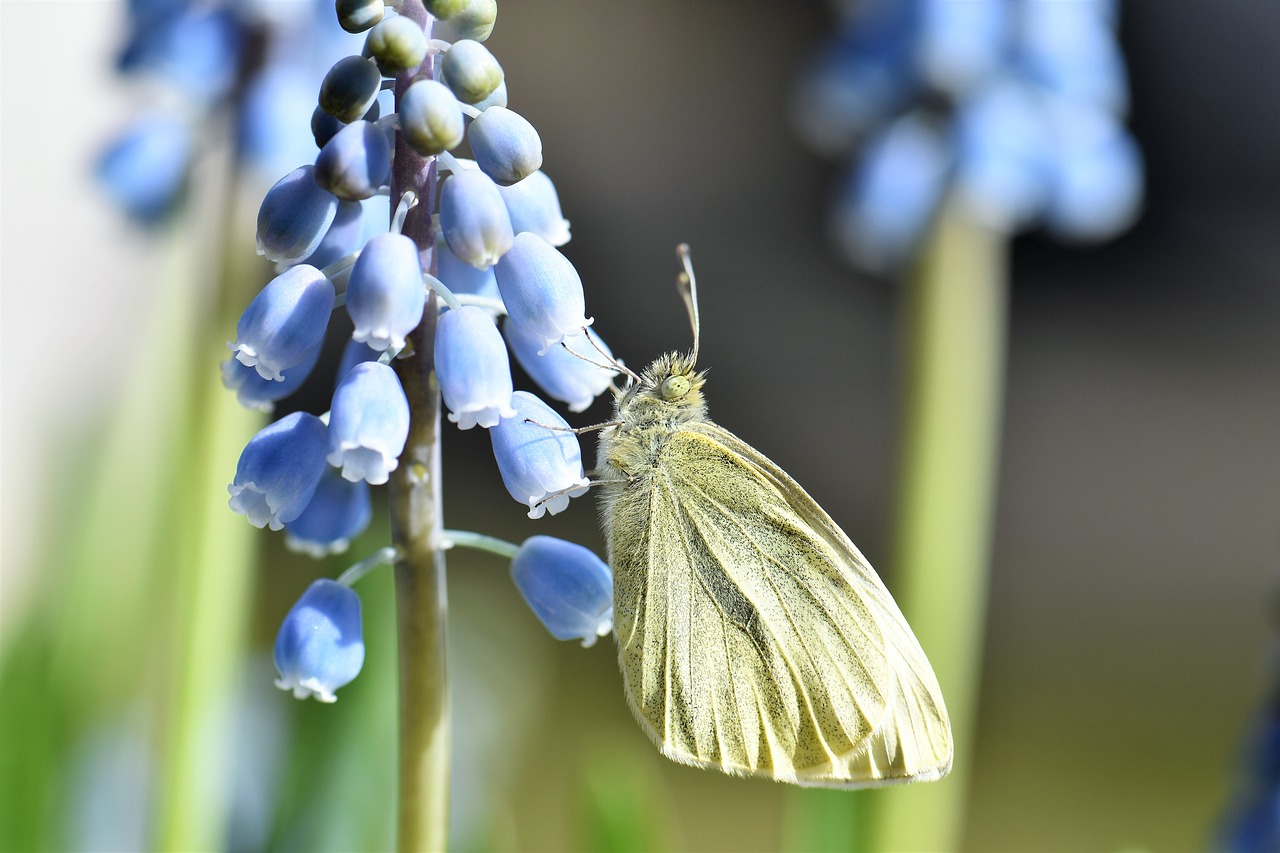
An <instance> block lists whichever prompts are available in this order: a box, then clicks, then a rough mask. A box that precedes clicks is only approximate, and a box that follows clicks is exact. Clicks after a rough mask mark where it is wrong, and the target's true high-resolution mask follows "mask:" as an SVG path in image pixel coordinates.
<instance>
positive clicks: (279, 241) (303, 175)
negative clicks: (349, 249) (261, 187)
mask: <svg viewBox="0 0 1280 853" xmlns="http://www.w3.org/2000/svg"><path fill="white" fill-rule="evenodd" d="M337 214H338V197H337V196H335V195H334V194H333V193H331V192H329V191H327V190H325V189H324V188H322V187H321V186H320V185H319V184H317V183H316V169H315V166H302V167H300V168H298V169H295V170H293V171H292V172H290V173H289V174H287V175H285V176H284V177H283V178H281V179H280V180H279V181H277V182H276V185H275V186H273V187H272V188H271V189H270V190H268V191H267V195H266V197H265V198H264V199H263V200H262V206H261V207H260V208H258V254H259V255H265V256H266V258H267V260H269V261H276V262H277V263H284V264H291V263H295V262H297V261H300V260H302V259H303V258H305V257H306V256H307V255H310V254H311V253H312V252H314V251H315V250H316V247H317V246H319V245H320V241H321V240H323V239H324V235H325V232H326V231H328V230H329V226H330V225H331V224H332V223H333V219H334V217H335V216H337Z"/></svg>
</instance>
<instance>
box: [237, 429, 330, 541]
mask: <svg viewBox="0 0 1280 853" xmlns="http://www.w3.org/2000/svg"><path fill="white" fill-rule="evenodd" d="M328 444H329V440H328V430H326V429H325V426H324V424H323V423H322V422H321V421H320V419H319V418H317V417H316V416H315V415H308V414H306V413H304V412H294V413H293V414H291V415H286V416H285V417H283V418H281V419H280V420H278V421H276V422H275V423H273V424H270V425H269V426H266V427H264V428H263V429H261V430H259V431H258V434H257V435H255V436H254V437H253V438H251V439H249V443H248V444H247V445H245V448H244V450H243V451H242V452H241V454H240V461H239V463H238V464H237V465H236V476H235V479H234V480H232V481H231V485H229V486H227V491H228V492H230V493H231V500H230V501H229V504H230V506H231V509H232V510H234V511H235V512H238V513H240V514H242V515H244V516H247V517H248V519H249V522H250V523H251V524H252V525H253V526H254V527H267V526H270V528H271V529H272V530H279V529H280V528H281V527H283V526H284V525H285V524H286V523H287V522H290V521H293V520H294V519H295V518H297V517H298V516H299V515H300V514H301V513H302V511H303V510H304V509H306V507H307V504H308V503H309V502H310V501H311V496H312V495H313V494H315V491H316V485H317V484H318V483H319V482H320V475H321V474H322V473H324V464H325V450H326V449H327V447H328Z"/></svg>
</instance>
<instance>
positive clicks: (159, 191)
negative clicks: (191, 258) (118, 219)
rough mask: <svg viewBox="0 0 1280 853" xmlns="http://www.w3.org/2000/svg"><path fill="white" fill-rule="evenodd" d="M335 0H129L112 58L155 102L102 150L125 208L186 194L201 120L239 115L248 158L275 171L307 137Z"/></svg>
mask: <svg viewBox="0 0 1280 853" xmlns="http://www.w3.org/2000/svg"><path fill="white" fill-rule="evenodd" d="M331 8H332V7H331V5H330V3H329V2H328V0H306V2H304V3H287V4H285V3H274V2H270V0H204V2H196V0H129V2H128V4H127V12H128V17H127V21H126V26H127V34H126V39H125V44H124V47H123V48H122V50H121V52H120V54H119V56H118V57H117V61H116V67H117V70H118V71H119V72H120V73H121V74H123V75H125V76H126V77H129V78H132V79H136V80H139V81H140V82H143V83H145V84H146V85H145V86H141V87H140V89H142V90H143V91H144V92H146V93H147V97H148V98H149V103H148V105H147V106H146V107H145V108H144V109H143V110H142V112H141V114H140V115H139V116H137V117H136V118H134V119H133V120H132V121H131V122H130V123H129V124H128V125H127V126H126V127H125V128H124V129H123V130H121V131H120V132H119V134H118V135H117V136H116V137H115V138H114V139H113V140H111V141H110V142H109V143H108V144H107V146H106V148H105V150H104V151H103V152H102V153H101V155H100V156H99V158H98V162H97V164H96V172H97V178H98V182H99V184H100V185H101V186H102V187H103V189H104V190H105V191H106V193H107V195H108V196H109V197H110V198H111V199H112V200H113V201H114V202H115V203H116V204H117V205H118V206H119V207H120V208H121V209H122V210H123V211H124V212H125V213H127V214H128V215H129V216H131V217H133V218H134V219H135V220H137V221H139V222H142V223H145V224H155V223H158V222H160V221H162V220H164V219H165V218H166V217H167V216H168V215H170V214H171V213H173V212H174V211H175V210H176V209H177V208H178V207H179V206H180V205H181V203H182V201H183V199H184V197H185V195H186V188H187V184H188V178H189V175H190V172H191V167H192V165H193V162H194V159H195V156H196V154H197V150H198V147H199V144H198V143H199V141H200V140H202V138H203V137H204V135H205V134H204V129H205V128H206V127H207V122H206V120H207V119H209V118H211V117H212V116H214V114H215V113H218V112H220V111H223V110H229V111H230V112H231V113H232V114H233V115H234V117H235V128H236V144H237V148H238V151H239V156H240V160H241V162H242V163H243V164H244V165H246V166H247V167H249V168H251V169H254V170H255V171H257V172H260V173H263V174H268V175H270V174H279V173H280V171H281V170H282V169H284V168H288V166H287V165H286V164H291V163H294V162H297V160H298V159H299V157H300V156H304V155H303V154H301V153H300V152H303V151H305V146H307V145H310V144H311V139H310V135H309V134H308V133H307V132H306V117H307V116H308V115H309V113H310V110H309V108H308V109H307V111H305V112H301V113H300V112H299V110H300V107H299V105H305V104H306V103H307V102H308V101H309V100H310V99H311V98H312V97H313V95H314V92H315V83H316V80H318V79H319V78H318V77H317V76H316V75H317V73H318V72H320V73H322V71H323V68H324V67H325V66H327V65H328V63H330V62H332V61H333V59H334V58H336V56H340V55H341V54H336V53H335V50H337V49H338V44H337V40H336V39H337V37H338V36H340V35H341V34H342V31H341V29H340V28H339V27H338V26H337V24H336V23H335V22H334V20H333V15H332V12H331V11H327V10H330V9H331Z"/></svg>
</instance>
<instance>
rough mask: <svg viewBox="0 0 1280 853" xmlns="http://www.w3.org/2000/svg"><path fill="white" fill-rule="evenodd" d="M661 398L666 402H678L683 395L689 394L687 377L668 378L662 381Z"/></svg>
mask: <svg viewBox="0 0 1280 853" xmlns="http://www.w3.org/2000/svg"><path fill="white" fill-rule="evenodd" d="M660 390H661V391H662V396H663V398H665V399H667V400H679V399H680V398H681V397H683V396H684V395H685V394H688V393H689V377H687V376H668V377H667V378H666V379H664V380H662V387H661V389H660Z"/></svg>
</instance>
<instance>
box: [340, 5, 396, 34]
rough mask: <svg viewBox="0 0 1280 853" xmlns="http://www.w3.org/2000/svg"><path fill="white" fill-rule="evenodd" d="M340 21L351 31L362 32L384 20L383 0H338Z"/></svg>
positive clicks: (345, 28)
mask: <svg viewBox="0 0 1280 853" xmlns="http://www.w3.org/2000/svg"><path fill="white" fill-rule="evenodd" d="M334 5H335V8H336V10H337V12H338V23H339V24H340V25H341V26H342V28H343V29H344V30H346V31H347V32H349V33H362V32H364V31H365V30H367V29H369V28H370V27H372V26H373V25H374V24H376V23H378V21H381V20H382V14H383V12H384V11H385V8H384V6H383V3H382V0H337V2H336V3H335V4H334Z"/></svg>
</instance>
